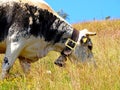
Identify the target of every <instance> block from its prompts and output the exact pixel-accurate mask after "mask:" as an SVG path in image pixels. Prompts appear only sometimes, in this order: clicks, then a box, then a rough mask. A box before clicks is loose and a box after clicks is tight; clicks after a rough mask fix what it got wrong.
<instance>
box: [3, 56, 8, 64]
mask: <svg viewBox="0 0 120 90" xmlns="http://www.w3.org/2000/svg"><path fill="white" fill-rule="evenodd" d="M4 64H8V65H9V62H8V58H7V57H5V58H4Z"/></svg>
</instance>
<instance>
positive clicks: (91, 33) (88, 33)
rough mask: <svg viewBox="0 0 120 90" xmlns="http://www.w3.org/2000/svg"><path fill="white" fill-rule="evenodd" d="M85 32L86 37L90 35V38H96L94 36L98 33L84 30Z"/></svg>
mask: <svg viewBox="0 0 120 90" xmlns="http://www.w3.org/2000/svg"><path fill="white" fill-rule="evenodd" d="M84 31H85V32H86V35H88V36H94V35H96V32H90V31H88V30H87V29H84Z"/></svg>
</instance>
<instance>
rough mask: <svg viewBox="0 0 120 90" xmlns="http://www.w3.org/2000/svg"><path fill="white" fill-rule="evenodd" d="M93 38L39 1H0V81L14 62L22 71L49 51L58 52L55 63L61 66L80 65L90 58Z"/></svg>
mask: <svg viewBox="0 0 120 90" xmlns="http://www.w3.org/2000/svg"><path fill="white" fill-rule="evenodd" d="M94 35H96V32H90V31H88V30H87V29H84V30H80V31H79V30H76V29H75V28H73V27H72V25H70V24H69V23H68V22H67V21H66V20H64V19H63V18H61V17H60V16H59V15H58V14H57V13H56V12H55V11H54V10H53V9H52V8H51V7H50V6H49V5H48V4H47V3H46V2H45V1H43V0H0V53H5V56H4V60H3V64H2V72H1V79H4V78H6V77H7V75H8V74H9V71H10V68H11V67H12V66H13V64H14V62H15V60H16V59H17V58H18V59H19V61H20V64H21V66H22V68H23V71H24V72H25V73H27V72H28V71H29V70H30V65H31V63H32V62H35V61H37V60H39V59H40V58H42V57H44V56H46V55H47V53H48V52H49V51H51V50H54V51H57V52H60V56H59V57H58V59H57V60H55V62H54V63H55V64H56V65H58V66H61V67H62V66H64V65H65V61H66V60H67V57H68V58H70V60H72V61H73V60H78V61H84V60H86V59H89V58H91V57H92V56H93V54H92V41H91V39H90V37H89V36H94Z"/></svg>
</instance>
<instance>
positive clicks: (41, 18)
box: [0, 3, 71, 43]
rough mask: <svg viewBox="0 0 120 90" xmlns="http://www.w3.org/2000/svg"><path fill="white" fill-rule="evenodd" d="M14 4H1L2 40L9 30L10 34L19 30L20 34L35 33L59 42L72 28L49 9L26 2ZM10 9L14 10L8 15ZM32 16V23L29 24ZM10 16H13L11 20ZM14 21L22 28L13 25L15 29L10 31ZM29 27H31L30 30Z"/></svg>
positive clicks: (0, 38)
mask: <svg viewBox="0 0 120 90" xmlns="http://www.w3.org/2000/svg"><path fill="white" fill-rule="evenodd" d="M13 4H14V5H13V6H9V5H7V4H6V6H4V7H3V6H0V32H1V33H0V41H2V40H4V39H5V38H6V37H7V35H8V32H9V35H12V34H14V32H16V31H17V32H18V33H19V35H20V36H23V37H25V38H26V37H29V36H30V35H33V36H35V37H44V38H45V41H48V42H50V41H52V42H53V43H56V42H59V41H60V39H61V37H62V35H63V34H64V33H66V31H67V30H70V28H71V26H69V25H68V24H67V23H65V22H64V21H62V20H60V19H59V18H58V17H56V16H55V15H53V13H50V12H49V11H48V10H43V9H41V8H38V7H36V6H32V5H29V4H24V3H13ZM8 8H13V9H8ZM10 10H12V11H10ZM9 11H10V12H12V15H9V17H8V16H6V15H7V13H9ZM36 12H38V14H37V15H35V13H36ZM30 17H31V18H32V24H29V18H30ZM8 18H11V19H10V21H9V22H8ZM14 23H17V25H18V27H20V28H19V29H15V28H14V27H12V28H13V29H11V31H9V28H10V27H11V26H13V25H14ZM15 27H17V26H15ZM28 28H30V30H29V31H28ZM59 28H60V30H59Z"/></svg>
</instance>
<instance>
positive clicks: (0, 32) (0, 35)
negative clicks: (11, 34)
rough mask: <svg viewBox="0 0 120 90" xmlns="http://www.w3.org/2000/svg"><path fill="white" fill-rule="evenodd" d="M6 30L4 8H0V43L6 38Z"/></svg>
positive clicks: (6, 23)
mask: <svg viewBox="0 0 120 90" xmlns="http://www.w3.org/2000/svg"><path fill="white" fill-rule="evenodd" d="M8 28H9V27H8V22H7V18H6V11H5V7H2V6H0V42H1V41H3V40H4V39H5V37H6V36H7V34H8Z"/></svg>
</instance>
